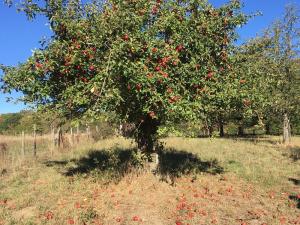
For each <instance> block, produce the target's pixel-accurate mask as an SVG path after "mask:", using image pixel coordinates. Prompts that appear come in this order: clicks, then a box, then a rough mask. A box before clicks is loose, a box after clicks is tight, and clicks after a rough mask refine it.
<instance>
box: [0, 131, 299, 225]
mask: <svg viewBox="0 0 300 225" xmlns="http://www.w3.org/2000/svg"><path fill="white" fill-rule="evenodd" d="M10 140H11V139H10ZM1 141H2V139H1ZM15 141H16V142H19V139H16V140H15ZM164 141H165V142H166V146H167V147H168V148H175V149H176V150H183V151H187V152H192V153H195V154H197V155H198V156H199V157H200V158H201V160H203V161H208V162H209V161H212V160H214V159H216V160H217V162H218V165H219V166H220V167H222V168H224V173H221V174H216V175H212V174H209V173H205V172H204V173H200V174H196V175H187V176H182V177H179V178H177V179H176V181H175V184H174V185H170V184H169V183H166V182H162V181H160V180H159V177H156V176H153V175H152V174H150V173H147V172H143V171H133V172H131V173H128V174H125V176H124V177H122V179H121V180H118V182H111V181H114V180H112V177H110V176H109V175H110V174H111V173H110V172H114V170H113V171H108V172H107V173H96V172H95V171H97V168H94V167H88V169H89V170H88V172H85V173H78V174H72V175H66V171H68V170H69V169H70V168H76V166H79V164H78V162H85V160H86V159H88V156H89V154H88V153H89V152H91V151H92V152H95V150H99V151H101V152H102V151H104V150H107V151H113V150H114V149H130V148H133V147H134V144H132V143H131V142H130V141H128V140H125V139H122V138H113V139H109V140H103V141H99V142H97V143H95V144H92V143H86V144H84V145H80V146H78V147H76V148H72V149H69V150H65V151H60V152H59V151H56V152H55V154H54V155H53V156H51V155H50V154H49V150H47V149H44V151H42V150H40V152H39V154H38V158H37V159H35V160H33V159H31V158H28V159H27V160H20V161H19V164H18V165H15V167H14V169H8V173H7V174H5V175H3V176H0V224H58V225H60V224H108V225H111V224H124V225H126V224H146V225H169V224H170V225H171V224H176V223H177V224H190V225H192V224H222V225H223V224H224V225H232V224H249V225H250V224H253V225H254V224H269V225H273V224H275V225H276V224H300V209H299V208H300V206H299V205H300V202H299V199H297V194H299V193H300V189H299V187H300V186H299V184H300V163H299V161H298V160H297V159H296V160H295V159H294V158H292V157H291V156H292V155H291V154H290V152H291V150H293V151H297V149H299V147H300V138H299V137H298V138H295V139H294V143H293V146H289V147H284V146H281V145H280V141H279V138H276V137H275V138H270V137H268V138H260V139H253V140H252V139H243V140H241V139H238V140H233V139H185V138H168V139H165V140H164ZM12 143H13V142H12ZM16 149H17V148H16ZM80 160H81V161H80ZM96 160H99V159H96ZM87 162H89V161H87ZM100 164H101V163H100ZM100 164H97V165H100ZM81 166H88V165H84V164H83V165H81ZM108 170H109V168H108ZM106 175H107V176H106ZM292 181H293V182H292ZM298 182H299V183H298ZM297 204H298V205H297Z"/></svg>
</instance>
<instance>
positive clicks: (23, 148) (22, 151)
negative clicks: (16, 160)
mask: <svg viewBox="0 0 300 225" xmlns="http://www.w3.org/2000/svg"><path fill="white" fill-rule="evenodd" d="M21 153H22V157H23V158H24V157H25V133H24V131H22V150H21Z"/></svg>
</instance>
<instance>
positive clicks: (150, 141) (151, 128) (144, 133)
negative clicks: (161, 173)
mask: <svg viewBox="0 0 300 225" xmlns="http://www.w3.org/2000/svg"><path fill="white" fill-rule="evenodd" d="M136 126H137V133H136V135H135V140H136V142H137V144H138V149H139V150H140V151H141V152H143V153H145V154H146V156H147V158H148V160H147V164H146V168H148V169H149V170H150V171H152V172H154V171H156V170H157V167H158V164H159V158H158V153H157V151H158V149H157V148H155V147H156V145H157V144H158V140H157V130H158V126H159V122H158V120H156V119H153V118H151V117H150V116H146V117H145V119H144V120H142V122H141V123H139V124H137V125H136Z"/></svg>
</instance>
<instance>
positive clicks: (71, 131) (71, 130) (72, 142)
mask: <svg viewBox="0 0 300 225" xmlns="http://www.w3.org/2000/svg"><path fill="white" fill-rule="evenodd" d="M70 133H71V146H73V145H74V134H73V127H71V129H70Z"/></svg>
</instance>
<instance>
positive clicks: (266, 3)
mask: <svg viewBox="0 0 300 225" xmlns="http://www.w3.org/2000/svg"><path fill="white" fill-rule="evenodd" d="M210 2H211V3H212V4H214V5H215V6H220V5H222V4H223V3H225V2H227V1H226V0H210ZM290 2H296V1H290V0H244V4H245V7H244V9H243V11H244V12H246V13H255V12H257V11H261V12H262V13H263V15H262V16H258V17H255V18H254V19H252V20H251V21H250V22H249V23H248V24H247V25H246V26H244V27H242V28H240V29H239V33H240V38H241V42H243V41H245V40H247V39H249V38H251V37H254V36H255V35H256V34H258V33H260V32H261V31H262V30H263V29H264V28H266V27H267V26H268V25H269V24H271V22H272V21H274V20H275V19H276V18H280V17H281V16H282V14H283V12H284V6H285V5H286V4H288V3H290ZM298 5H299V3H298ZM46 24H47V21H46V20H45V19H44V18H38V19H37V20H35V21H33V22H30V21H27V20H26V17H25V15H24V14H22V13H17V12H16V10H15V9H14V8H8V7H7V6H5V5H4V4H3V3H2V1H1V2H0V64H5V65H17V64H18V62H23V61H25V60H26V59H27V58H28V57H29V56H30V55H31V53H32V52H31V50H32V49H34V48H38V47H39V46H40V45H39V40H41V39H42V37H44V36H50V35H51V32H50V30H49V27H48V26H47V25H46ZM0 75H1V74H0ZM11 96H13V97H17V96H20V95H19V94H16V93H13V94H12V95H11ZM6 97H8V95H4V94H2V93H0V113H8V112H18V111H20V110H22V109H24V108H25V106H24V105H22V104H20V103H19V104H13V103H7V102H6Z"/></svg>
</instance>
